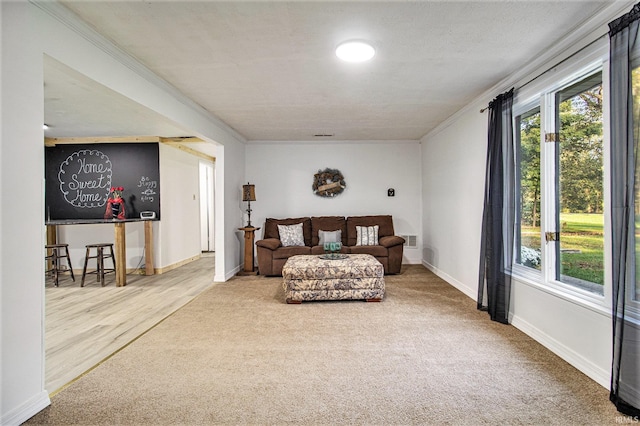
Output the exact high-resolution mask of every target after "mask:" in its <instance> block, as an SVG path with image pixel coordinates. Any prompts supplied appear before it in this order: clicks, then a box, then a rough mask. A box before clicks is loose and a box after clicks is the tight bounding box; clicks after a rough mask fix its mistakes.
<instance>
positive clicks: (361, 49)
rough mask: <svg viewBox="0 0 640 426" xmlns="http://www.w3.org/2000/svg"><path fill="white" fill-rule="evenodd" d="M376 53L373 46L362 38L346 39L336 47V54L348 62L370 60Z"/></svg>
mask: <svg viewBox="0 0 640 426" xmlns="http://www.w3.org/2000/svg"><path fill="white" fill-rule="evenodd" d="M375 54H376V50H375V49H374V48H373V46H371V45H370V44H369V43H367V42H364V41H360V40H350V41H345V42H344V43H341V44H340V45H338V47H337V48H336V56H337V57H338V58H340V59H342V60H343V61H346V62H364V61H368V60H369V59H371V58H373V56H374V55H375Z"/></svg>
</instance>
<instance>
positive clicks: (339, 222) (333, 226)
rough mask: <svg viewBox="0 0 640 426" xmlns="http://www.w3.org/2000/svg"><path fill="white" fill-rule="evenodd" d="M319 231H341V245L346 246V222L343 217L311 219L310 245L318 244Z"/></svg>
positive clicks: (316, 217) (315, 217) (317, 217)
mask: <svg viewBox="0 0 640 426" xmlns="http://www.w3.org/2000/svg"><path fill="white" fill-rule="evenodd" d="M320 231H342V240H341V241H340V242H341V243H342V245H343V246H344V245H347V220H346V219H345V218H344V216H314V217H312V218H311V245H312V246H317V245H319V244H320V237H319V232H320Z"/></svg>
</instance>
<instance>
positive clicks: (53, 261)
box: [44, 244, 76, 287]
mask: <svg viewBox="0 0 640 426" xmlns="http://www.w3.org/2000/svg"><path fill="white" fill-rule="evenodd" d="M44 248H45V250H46V254H45V256H44V258H45V260H47V261H48V265H47V270H46V272H47V273H48V272H52V273H53V285H54V286H56V287H58V284H59V283H58V280H59V277H60V272H66V271H69V272H70V273H71V279H72V280H73V281H75V280H76V277H75V276H74V275H73V267H72V266H71V257H70V256H69V244H47V245H45V246H44ZM63 258H66V259H67V266H66V267H62V265H60V259H63Z"/></svg>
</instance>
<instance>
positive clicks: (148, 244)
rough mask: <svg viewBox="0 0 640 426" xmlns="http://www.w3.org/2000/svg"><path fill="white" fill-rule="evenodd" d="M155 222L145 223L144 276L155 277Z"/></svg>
mask: <svg viewBox="0 0 640 426" xmlns="http://www.w3.org/2000/svg"><path fill="white" fill-rule="evenodd" d="M154 273H155V271H154V269H153V222H152V221H150V220H146V221H145V222H144V274H145V275H153V274H154Z"/></svg>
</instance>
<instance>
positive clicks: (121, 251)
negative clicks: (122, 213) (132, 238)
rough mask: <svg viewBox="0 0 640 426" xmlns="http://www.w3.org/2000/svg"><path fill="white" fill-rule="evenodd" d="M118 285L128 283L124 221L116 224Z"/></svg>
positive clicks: (121, 285)
mask: <svg viewBox="0 0 640 426" xmlns="http://www.w3.org/2000/svg"><path fill="white" fill-rule="evenodd" d="M114 225H115V257H116V287H123V286H125V285H127V256H126V242H125V228H124V222H116V223H115V224H114Z"/></svg>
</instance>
